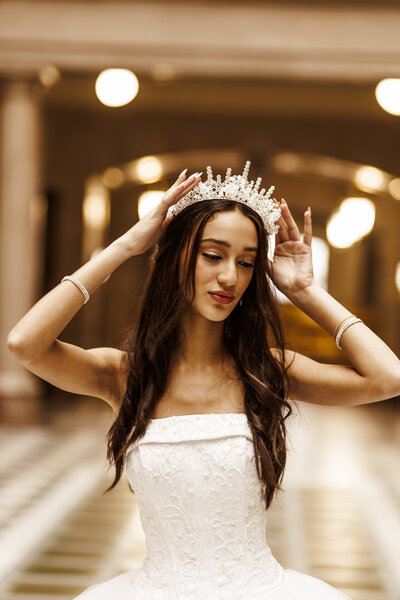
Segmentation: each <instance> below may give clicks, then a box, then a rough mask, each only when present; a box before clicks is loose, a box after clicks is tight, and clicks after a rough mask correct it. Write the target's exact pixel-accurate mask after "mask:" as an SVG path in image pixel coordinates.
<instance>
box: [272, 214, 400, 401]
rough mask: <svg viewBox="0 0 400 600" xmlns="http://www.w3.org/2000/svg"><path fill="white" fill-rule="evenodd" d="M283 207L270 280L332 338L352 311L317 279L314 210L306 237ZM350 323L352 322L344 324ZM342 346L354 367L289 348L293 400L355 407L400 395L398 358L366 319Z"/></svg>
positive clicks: (344, 337) (308, 218)
mask: <svg viewBox="0 0 400 600" xmlns="http://www.w3.org/2000/svg"><path fill="white" fill-rule="evenodd" d="M281 211H282V214H281V218H280V221H279V224H280V225H281V227H280V230H279V233H278V234H277V237H276V246H275V254H274V262H273V263H271V262H270V269H271V273H272V279H273V281H274V283H275V285H277V287H278V288H279V289H280V290H281V291H282V292H283V293H284V294H285V295H286V296H287V297H288V298H289V299H290V300H291V301H292V302H293V304H295V305H296V306H297V307H298V308H300V309H301V310H302V311H303V312H304V313H305V314H307V315H308V316H309V317H311V319H313V320H314V321H315V322H316V323H318V324H319V325H320V326H321V327H322V328H323V329H325V331H327V333H329V335H331V336H334V335H335V332H336V331H337V329H338V325H339V324H340V323H341V322H342V321H344V320H345V319H347V318H348V317H350V316H351V315H352V313H351V312H350V311H349V310H347V309H346V308H345V307H344V306H342V305H341V304H340V303H339V302H338V301H337V300H335V298H333V297H332V296H331V295H330V294H329V293H328V292H327V291H326V290H325V289H324V288H322V287H321V286H320V285H319V284H318V283H317V282H316V281H315V280H314V276H313V269H312V260H311V237H312V229H311V210H310V209H309V210H307V211H306V212H305V214H304V235H303V240H301V237H300V233H299V230H298V228H297V225H296V223H295V221H294V219H293V217H292V215H291V213H290V210H289V207H288V206H287V204H286V203H283V204H282V205H281ZM346 323H347V324H349V323H350V320H347V321H344V323H343V325H345V324H346ZM339 345H340V348H341V349H342V351H343V353H344V355H345V356H346V358H347V359H348V361H349V362H350V365H351V366H346V365H332V364H324V363H320V362H318V361H315V360H313V359H311V358H308V357H307V356H304V355H302V354H299V353H294V356H293V353H292V351H289V352H288V354H289V355H291V356H290V360H289V361H288V364H289V365H290V366H288V375H289V380H290V387H291V391H290V398H291V399H292V400H300V401H303V402H309V403H311V404H325V405H331V406H332V405H337V406H339V405H340V406H353V405H357V404H367V403H370V402H378V401H380V400H385V399H388V398H393V397H394V396H397V395H400V360H399V359H398V357H397V356H396V355H395V354H394V352H392V350H391V349H390V348H389V347H388V346H387V345H386V344H385V343H384V342H383V340H381V339H380V338H379V337H378V336H377V335H376V334H375V333H374V332H373V331H371V329H369V328H368V327H367V326H366V325H365V324H364V323H363V322H360V321H358V322H356V323H354V324H352V325H350V326H349V327H348V328H346V329H345V330H344V331H343V333H342V336H341V338H340V342H339ZM274 351H275V352H278V350H277V349H274ZM293 358H294V360H292V359H293ZM290 363H291V364H290Z"/></svg>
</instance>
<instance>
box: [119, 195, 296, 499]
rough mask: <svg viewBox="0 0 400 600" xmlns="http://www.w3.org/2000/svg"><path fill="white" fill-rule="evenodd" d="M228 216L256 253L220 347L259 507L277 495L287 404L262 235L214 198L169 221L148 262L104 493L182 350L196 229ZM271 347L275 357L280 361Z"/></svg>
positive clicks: (228, 203)
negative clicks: (230, 369)
mask: <svg viewBox="0 0 400 600" xmlns="http://www.w3.org/2000/svg"><path fill="white" fill-rule="evenodd" d="M232 210H237V211H240V212H241V213H242V214H243V215H245V216H246V217H248V218H249V219H250V220H251V221H252V222H253V223H254V225H255V227H256V229H257V235H258V251H257V256H256V260H255V267H254V270H253V274H252V278H251V281H250V283H249V285H248V287H247V288H246V290H245V292H244V294H243V296H242V305H239V304H237V305H236V306H235V308H234V309H233V311H232V312H231V314H230V315H229V316H228V317H227V318H226V319H225V321H224V327H223V344H224V348H225V350H226V352H227V353H228V354H229V355H230V356H231V357H233V359H234V362H235V365H236V369H237V373H238V376H239V377H240V379H241V380H242V382H243V384H244V389H245V397H244V404H245V411H246V415H247V420H248V423H249V426H250V428H251V431H252V434H253V443H254V452H255V457H256V468H257V474H258V478H259V480H260V482H261V484H262V486H263V496H264V499H265V505H266V508H268V507H269V506H270V504H271V502H272V499H273V496H274V493H275V491H276V490H277V489H279V490H281V489H282V488H281V486H280V483H281V480H282V478H283V472H284V468H285V464H286V426H285V419H286V418H287V417H288V416H289V415H290V414H291V412H292V408H291V406H290V404H289V402H288V401H287V395H288V389H289V380H288V376H287V373H286V368H285V341H284V333H283V327H282V324H281V320H280V315H279V309H278V302H277V298H276V293H275V290H274V288H273V286H272V284H271V280H270V273H269V263H268V260H267V251H268V236H267V234H266V231H265V229H264V225H263V222H262V220H261V218H260V217H259V215H258V214H257V213H255V212H254V211H253V210H252V209H250V208H249V207H247V206H245V205H243V204H241V203H238V202H235V201H232V200H226V199H215V200H204V201H202V202H197V203H195V204H193V205H190V206H188V207H186V208H185V209H184V210H183V211H181V212H180V213H179V214H178V215H176V216H175V217H174V218H173V219H172V221H171V222H170V223H169V225H168V227H167V228H166V229H165V231H164V232H163V234H162V236H161V238H160V239H159V242H158V244H157V245H156V247H155V249H154V252H153V254H152V256H151V268H150V272H149V274H148V277H147V280H146V283H145V288H144V293H143V295H142V298H141V310H140V315H139V319H138V323H137V325H136V327H135V328H133V329H132V330H131V331H130V332H129V334H128V335H127V337H126V339H125V341H124V343H123V349H124V350H125V351H126V353H125V354H124V356H125V360H126V361H127V364H126V367H127V372H128V377H127V383H126V389H125V392H124V395H123V397H122V399H121V402H120V408H119V412H118V415H117V417H116V419H115V421H114V423H113V424H112V426H111V428H110V430H109V432H108V434H107V458H108V460H109V461H110V464H112V465H114V466H115V478H114V481H113V482H112V484H111V485H110V487H109V488H107V491H109V490H111V489H112V488H113V487H115V485H116V484H117V483H118V481H119V479H120V477H121V474H122V471H123V467H124V460H125V453H126V451H127V449H128V447H129V446H130V445H131V444H132V443H134V442H135V441H136V440H138V439H140V438H141V437H142V436H143V435H144V433H145V431H146V428H147V425H148V423H149V420H150V419H151V417H152V415H153V413H154V410H155V407H156V405H157V401H158V400H159V399H160V398H161V397H162V395H163V394H164V392H165V391H166V389H167V387H168V384H169V382H170V380H171V372H172V367H173V365H174V357H175V355H176V352H177V349H178V347H179V346H180V344H181V343H182V339H181V331H180V327H179V326H180V322H181V318H182V316H183V315H184V314H185V312H186V311H187V309H188V308H189V307H190V305H191V302H192V301H193V298H194V292H195V289H194V287H195V284H194V282H195V268H196V261H197V255H198V252H199V245H200V241H201V237H202V232H203V230H204V227H205V225H206V223H207V222H208V221H209V219H211V218H212V217H213V215H215V214H216V213H219V212H227V211H232ZM271 347H276V348H277V349H278V350H279V353H280V356H281V359H280V360H278V359H277V358H276V355H274V353H273V352H271Z"/></svg>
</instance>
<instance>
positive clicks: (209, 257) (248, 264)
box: [202, 252, 254, 269]
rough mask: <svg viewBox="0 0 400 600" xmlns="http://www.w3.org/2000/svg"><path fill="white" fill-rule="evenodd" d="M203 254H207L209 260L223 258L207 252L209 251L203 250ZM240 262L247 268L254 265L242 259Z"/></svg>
mask: <svg viewBox="0 0 400 600" xmlns="http://www.w3.org/2000/svg"><path fill="white" fill-rule="evenodd" d="M202 256H205V257H206V258H208V259H209V260H221V259H222V257H221V256H217V255H216V254H207V252H203V253H202ZM239 264H241V265H242V266H243V267H246V269H249V268H252V267H254V265H253V264H252V263H248V262H245V261H240V263H239Z"/></svg>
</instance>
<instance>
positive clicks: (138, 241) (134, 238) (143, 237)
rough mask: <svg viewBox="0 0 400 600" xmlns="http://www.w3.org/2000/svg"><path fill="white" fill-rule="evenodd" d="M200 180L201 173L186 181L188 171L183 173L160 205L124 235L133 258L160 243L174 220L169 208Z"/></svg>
mask: <svg viewBox="0 0 400 600" xmlns="http://www.w3.org/2000/svg"><path fill="white" fill-rule="evenodd" d="M200 180H201V173H194V174H193V175H191V176H190V177H188V178H187V179H186V169H185V171H182V173H181V174H180V175H179V177H178V179H177V180H176V181H175V183H174V184H173V185H172V186H171V187H170V188H169V190H167V191H166V192H165V194H164V196H163V197H162V199H161V201H160V202H159V204H158V205H157V206H156V207H155V208H153V209H152V210H150V211H149V212H148V213H146V214H145V216H144V217H142V218H141V219H140V220H139V221H138V222H137V223H135V225H134V226H133V227H131V229H129V230H128V231H127V232H126V233H125V234H124V235H123V237H124V238H125V239H126V240H127V242H128V244H129V246H130V247H131V248H132V254H133V256H135V255H137V254H143V252H146V250H148V249H149V248H151V247H152V246H154V244H156V243H157V242H158V240H159V238H160V237H161V234H162V233H163V231H164V229H165V228H166V227H167V225H168V223H169V222H170V221H171V219H172V218H173V215H172V213H168V209H169V207H170V206H172V205H173V204H175V203H176V202H178V200H180V199H181V198H183V197H184V196H186V194H188V193H189V192H190V191H191V190H192V189H193V188H195V187H196V185H197V184H198V183H199V181H200ZM167 213H168V214H167Z"/></svg>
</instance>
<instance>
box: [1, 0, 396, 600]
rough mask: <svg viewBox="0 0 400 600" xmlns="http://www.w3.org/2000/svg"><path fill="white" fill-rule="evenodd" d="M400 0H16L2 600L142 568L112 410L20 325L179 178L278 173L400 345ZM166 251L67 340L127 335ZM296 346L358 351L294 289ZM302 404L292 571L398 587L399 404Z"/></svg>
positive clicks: (135, 272) (288, 327)
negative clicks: (115, 478) (30, 345)
mask: <svg viewBox="0 0 400 600" xmlns="http://www.w3.org/2000/svg"><path fill="white" fill-rule="evenodd" d="M399 31H400V6H399V2H398V1H397V0H392V1H390V0H381V1H380V0H378V1H372V0H371V1H369V0H353V1H351V2H341V1H340V0H325V1H319V0H314V1H311V0H310V1H308V2H303V1H301V0H291V1H286V0H280V1H279V2H278V1H277V2H269V1H268V0H254V1H252V2H244V1H239V0H237V1H232V2H225V1H219V2H214V3H210V2H207V1H205V0H195V1H192V2H186V1H184V0H170V1H168V2H166V1H162V0H158V1H157V2H155V1H152V0H151V1H147V2H144V1H143V2H136V1H129V2H128V1H126V2H124V1H118V2H111V1H102V2H95V1H90V0H84V1H79V2H78V1H70V2H62V1H58V0H28V1H20V0H15V1H3V2H1V4H0V94H1V95H0V161H1V162H0V174H1V182H0V337H1V345H0V415H1V423H0V435H1V439H0V448H1V456H2V459H1V461H0V597H1V598H2V599H3V598H4V600H11V599H13V600H16V599H19V600H33V599H39V598H40V599H41V600H42V599H43V600H45V599H46V600H55V599H58V600H60V599H63V600H69V599H71V598H72V597H73V596H74V595H76V594H77V593H79V592H80V591H81V590H82V589H84V588H85V587H87V586H88V585H91V584H92V583H94V582H97V581H101V580H104V579H106V578H107V577H111V576H113V575H114V574H116V573H118V572H120V571H122V570H124V569H130V568H133V567H134V566H136V565H139V564H140V563H141V561H142V559H143V557H144V553H145V542H144V539H143V533H142V531H141V526H140V520H139V515H138V513H137V507H136V503H135V498H134V495H133V494H132V493H129V490H128V487H127V484H126V482H121V483H120V484H119V486H118V488H117V489H116V490H115V491H113V492H112V493H110V494H107V495H105V496H103V495H102V492H103V491H104V489H105V487H106V483H107V482H108V481H109V480H110V476H111V473H110V472H108V471H107V469H106V463H105V435H106V432H107V430H108V427H109V426H110V425H111V423H112V415H111V411H110V409H109V408H108V406H107V405H106V404H105V403H103V402H101V401H100V400H98V399H96V398H88V397H81V396H77V395H71V394H67V393H65V392H63V391H61V390H57V389H55V388H52V387H51V386H50V385H49V384H46V383H45V382H43V381H42V380H40V379H38V378H37V377H35V376H33V375H32V374H30V373H29V372H28V371H27V370H26V369H24V368H23V367H22V366H21V365H19V363H18V362H17V361H16V360H15V358H14V357H13V355H12V354H11V353H10V352H9V351H8V349H7V345H6V338H7V334H8V332H9V331H10V329H11V328H12V327H13V326H14V325H15V324H16V323H17V321H18V320H19V319H20V318H21V317H22V316H23V314H24V313H25V312H27V310H28V309H29V308H30V307H31V306H32V305H33V304H34V302H36V301H37V300H38V299H39V298H40V297H41V296H43V295H44V294H45V293H46V292H48V291H49V290H50V289H52V288H53V287H54V286H55V285H57V284H58V283H59V281H60V280H61V278H62V277H63V276H64V275H66V274H70V273H72V272H73V271H75V270H76V269H77V268H78V267H79V266H80V265H81V264H82V263H83V262H86V261H87V260H89V259H90V258H91V256H93V255H94V254H95V253H96V252H98V251H99V250H101V249H102V248H104V247H105V246H107V245H108V244H109V243H110V242H111V241H113V240H114V239H115V238H116V237H118V236H119V235H121V234H123V233H124V232H125V231H126V230H127V229H128V228H129V227H131V226H132V225H133V224H134V223H135V222H136V221H137V219H138V218H139V217H141V216H143V214H145V211H146V210H148V209H149V207H151V206H152V205H153V203H154V202H157V201H158V200H159V198H160V196H161V195H162V193H163V191H165V190H166V189H168V187H169V186H170V185H171V184H172V183H173V181H175V179H176V177H177V176H178V174H179V173H180V172H181V171H182V170H183V169H184V168H188V172H189V173H191V172H194V171H204V172H205V169H206V166H207V165H208V164H210V165H212V167H213V172H214V173H221V174H222V175H224V174H225V171H226V168H227V167H232V169H233V171H234V172H236V173H241V172H242V170H243V167H244V164H245V162H246V160H251V161H252V166H251V170H250V177H252V178H254V179H255V178H256V177H258V176H261V177H262V178H263V185H264V186H265V187H266V188H268V187H269V186H270V185H274V186H275V188H276V190H275V194H274V195H275V197H277V198H281V197H284V198H285V199H286V200H287V202H288V204H289V206H290V208H291V210H292V213H293V215H294V217H295V219H296V222H297V223H298V225H299V228H300V231H302V224H303V214H304V211H305V210H306V208H307V206H308V205H310V206H311V208H312V215H313V234H314V239H313V261H314V268H315V273H316V276H317V278H318V280H319V281H320V283H321V284H322V285H323V286H324V287H325V288H326V289H327V290H328V291H329V293H330V294H332V295H333V296H334V297H335V298H336V299H337V300H339V302H341V303H342V304H344V305H345V306H346V308H348V309H349V310H350V311H352V312H353V313H355V314H356V315H358V316H360V317H361V318H362V319H363V320H364V322H365V323H366V324H367V325H368V326H369V327H370V328H371V329H372V330H373V331H375V332H376V333H377V334H378V335H379V336H380V337H381V338H382V339H383V340H384V341H385V343H386V344H388V346H389V347H390V348H391V349H392V350H393V351H394V352H395V353H396V354H397V355H400V311H399V300H400V235H399V225H400V166H399V165H400V161H399V159H400V118H399V117H400V35H399ZM148 258H149V254H147V255H141V256H138V257H134V258H132V259H131V260H129V261H128V262H126V263H125V264H124V265H122V266H121V267H120V268H119V269H118V271H116V272H115V273H114V274H113V275H112V276H111V277H110V279H109V280H108V281H107V282H106V283H105V284H104V285H103V286H102V287H101V288H99V289H98V290H97V291H96V293H95V294H94V295H93V297H92V298H91V299H90V303H89V304H88V305H87V306H85V307H84V308H82V309H81V310H80V312H79V313H78V314H77V315H76V316H75V318H74V319H73V320H72V321H71V323H70V324H69V325H68V326H67V328H66V329H65V330H64V331H63V333H62V335H61V336H60V339H62V340H63V341H67V342H70V343H74V344H77V345H80V346H82V347H84V348H90V347H95V346H106V345H111V346H118V344H119V343H120V341H121V339H122V338H123V336H124V334H125V333H126V331H127V329H129V327H130V326H132V324H133V323H134V322H135V319H136V317H137V314H138V307H139V304H138V303H139V297H140V295H141V292H142V289H143V282H144V279H145V277H146V273H147V268H148ZM279 299H280V302H281V311H282V318H283V322H284V327H285V331H286V334H287V339H288V341H290V342H291V343H292V344H293V346H294V348H295V349H296V350H297V351H298V352H301V353H304V354H306V355H308V356H311V357H312V358H315V359H316V360H320V361H322V362H333V363H345V362H346V361H345V357H344V356H343V355H342V353H341V351H340V350H338V349H337V347H336V345H335V343H334V341H333V339H332V338H330V337H329V336H328V335H327V334H326V332H324V331H323V330H322V329H321V328H320V327H319V326H318V325H317V324H315V323H314V322H313V321H312V320H311V319H309V318H308V317H307V316H306V315H305V314H304V313H302V312H301V311H299V310H298V309H297V308H296V307H295V306H294V305H293V304H291V303H290V302H289V301H288V300H287V299H286V298H285V297H284V296H283V295H281V294H280V295H279ZM294 408H295V412H296V416H293V417H291V419H290V423H289V428H290V440H291V445H292V449H291V450H290V456H289V460H288V468H287V471H286V474H285V480H284V483H283V486H284V488H285V489H286V491H285V492H284V493H282V494H281V495H279V496H278V497H277V498H276V501H275V502H274V505H273V507H272V508H271V509H270V516H269V524H268V527H267V536H268V540H269V542H270V545H271V548H272V550H273V552H274V554H275V556H276V557H277V558H278V559H279V560H280V561H281V562H282V564H284V566H286V567H291V568H295V569H298V570H302V571H304V572H308V573H309V574H311V575H314V576H316V577H320V578H322V579H324V580H326V581H328V582H329V583H331V584H332V585H334V586H335V587H337V588H338V589H341V590H342V591H344V592H345V593H346V594H348V595H349V596H350V597H351V598H352V599H353V600H399V599H400V574H399V570H398V564H399V561H400V461H399V450H400V408H399V403H398V398H393V399H388V400H385V401H383V402H379V403H374V404H369V405H362V406H357V407H350V408H346V409H343V408H340V407H333V408H327V407H321V406H312V405H303V406H297V405H296V407H294Z"/></svg>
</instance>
